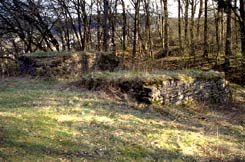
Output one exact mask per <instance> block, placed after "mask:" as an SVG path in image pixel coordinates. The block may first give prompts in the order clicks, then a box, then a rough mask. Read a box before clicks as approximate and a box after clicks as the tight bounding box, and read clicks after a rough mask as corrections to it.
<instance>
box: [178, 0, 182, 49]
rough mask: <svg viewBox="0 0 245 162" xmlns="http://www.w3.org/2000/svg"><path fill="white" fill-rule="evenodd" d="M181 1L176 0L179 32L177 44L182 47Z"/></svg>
mask: <svg viewBox="0 0 245 162" xmlns="http://www.w3.org/2000/svg"><path fill="white" fill-rule="evenodd" d="M181 30H182V28H181V1H180V0H178V34H179V46H180V48H182V36H181Z"/></svg>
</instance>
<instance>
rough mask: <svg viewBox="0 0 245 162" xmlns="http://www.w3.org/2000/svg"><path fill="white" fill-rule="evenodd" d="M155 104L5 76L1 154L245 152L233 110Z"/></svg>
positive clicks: (214, 155)
mask: <svg viewBox="0 0 245 162" xmlns="http://www.w3.org/2000/svg"><path fill="white" fill-rule="evenodd" d="M152 109H155V108H154V107H146V106H144V105H137V104H135V103H131V102H129V103H126V102H123V101H120V100H117V99H115V98H114V97H111V96H110V95H109V94H105V93H104V92H89V91H84V90H77V89H73V88H68V87H67V86H66V84H65V82H62V81H60V82H58V81H42V80H32V79H28V78H9V79H5V80H2V81H0V161H16V162H19V161H30V162H32V161H45V162H46V161H52V162H53V161H209V160H214V161H234V160H241V161H242V160H245V158H244V156H245V151H244V150H245V148H244V142H245V140H244V136H245V135H244V125H243V123H241V121H242V119H241V118H238V117H237V118H234V114H233V116H232V118H230V117H229V113H230V112H227V111H218V110H211V109H209V108H207V109H204V107H203V106H201V105H199V106H198V107H196V106H195V107H158V109H159V112H160V113H159V112H158V111H155V110H152ZM238 114H239V113H238Z"/></svg>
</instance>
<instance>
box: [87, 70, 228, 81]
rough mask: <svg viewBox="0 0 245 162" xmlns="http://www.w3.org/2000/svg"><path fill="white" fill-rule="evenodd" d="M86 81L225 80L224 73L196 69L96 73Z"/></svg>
mask: <svg viewBox="0 0 245 162" xmlns="http://www.w3.org/2000/svg"><path fill="white" fill-rule="evenodd" d="M84 78H85V79H90V78H92V79H93V80H103V81H107V82H119V81H133V80H135V81H136V80H140V81H143V82H145V83H146V84H147V83H149V84H155V83H162V82H163V81H166V80H181V81H185V82H193V81H195V80H196V79H197V80H213V81H215V80H220V79H223V78H224V74H223V73H219V72H216V71H212V70H211V71H202V70H195V69H186V70H159V71H152V72H137V71H116V72H94V73H91V74H88V75H87V76H84Z"/></svg>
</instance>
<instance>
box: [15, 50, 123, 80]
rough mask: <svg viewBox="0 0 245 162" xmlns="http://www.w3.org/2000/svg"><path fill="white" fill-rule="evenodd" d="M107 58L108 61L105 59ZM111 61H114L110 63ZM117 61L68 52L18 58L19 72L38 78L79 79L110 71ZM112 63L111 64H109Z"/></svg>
mask: <svg viewBox="0 0 245 162" xmlns="http://www.w3.org/2000/svg"><path fill="white" fill-rule="evenodd" d="M105 58H109V59H105ZM112 59H114V60H116V61H112ZM117 60H119V59H118V58H117V57H116V56H114V57H112V56H111V54H104V53H99V52H98V53H97V52H69V54H68V53H67V54H56V55H44V56H39V55H24V56H21V57H19V59H18V62H19V72H20V73H21V74H29V75H31V76H38V77H51V78H57V77H59V78H60V77H62V78H70V77H73V78H74V77H81V76H83V75H85V74H87V73H89V72H91V71H94V70H98V71H100V70H108V71H112V70H114V69H116V67H117V66H119V61H118V62H117ZM111 62H112V63H111Z"/></svg>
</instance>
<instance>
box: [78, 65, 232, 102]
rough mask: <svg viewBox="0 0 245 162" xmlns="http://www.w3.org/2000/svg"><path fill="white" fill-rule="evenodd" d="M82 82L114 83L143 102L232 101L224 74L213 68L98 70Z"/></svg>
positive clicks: (94, 86)
mask: <svg viewBox="0 0 245 162" xmlns="http://www.w3.org/2000/svg"><path fill="white" fill-rule="evenodd" d="M82 84H83V85H84V86H85V87H86V88H89V89H94V90H99V89H101V88H104V87H110V86H113V87H116V88H118V89H120V90H121V91H122V92H125V93H129V94H131V95H132V96H134V97H135V98H136V99H137V100H138V101H139V102H145V103H159V104H185V103H187V102H189V101H190V100H191V101H197V102H202V103H222V104H224V103H228V102H229V101H230V100H231V91H230V89H229V86H228V84H227V82H226V81H225V79H224V75H223V74H222V73H218V72H215V71H209V72H204V71H194V70H185V71H155V72H152V73H143V72H139V73H137V72H126V71H121V72H97V73H92V74H89V75H87V76H85V77H84V78H83V79H82ZM88 85H89V86H88Z"/></svg>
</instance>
